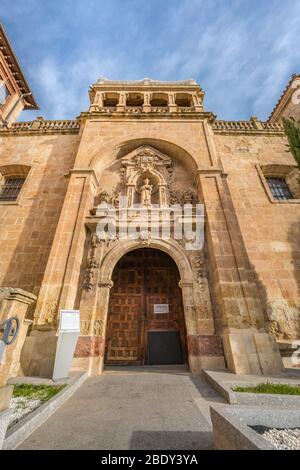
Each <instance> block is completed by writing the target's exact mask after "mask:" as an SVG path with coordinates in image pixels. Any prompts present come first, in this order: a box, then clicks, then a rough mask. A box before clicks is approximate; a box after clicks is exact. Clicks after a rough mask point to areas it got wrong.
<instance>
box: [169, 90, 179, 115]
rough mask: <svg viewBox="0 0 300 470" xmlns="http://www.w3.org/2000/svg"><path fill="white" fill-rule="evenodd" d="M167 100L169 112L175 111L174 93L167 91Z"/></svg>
mask: <svg viewBox="0 0 300 470" xmlns="http://www.w3.org/2000/svg"><path fill="white" fill-rule="evenodd" d="M168 101H169V111H170V113H174V112H176V111H177V104H176V103H175V93H168Z"/></svg>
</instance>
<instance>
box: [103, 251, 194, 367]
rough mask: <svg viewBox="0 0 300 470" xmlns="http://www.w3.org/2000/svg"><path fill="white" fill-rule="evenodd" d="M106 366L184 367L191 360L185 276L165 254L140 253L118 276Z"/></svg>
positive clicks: (128, 257)
mask: <svg viewBox="0 0 300 470" xmlns="http://www.w3.org/2000/svg"><path fill="white" fill-rule="evenodd" d="M112 280H113V287H112V289H111V294H110V301H109V309H108V320H107V334H106V347H105V363H106V364H111V365H112V364H115V365H122V364H123V365H129V364H133V365H144V364H151V365H152V364H182V363H184V362H185V361H186V359H187V354H186V332H185V321H184V313H183V302H182V291H181V288H180V287H179V285H178V282H179V280H180V275H179V271H178V268H177V266H176V263H175V262H174V260H173V259H172V258H171V257H170V256H169V255H168V254H167V253H165V252H163V251H160V250H157V249H153V248H139V249H136V250H133V251H130V252H128V253H127V254H125V255H124V256H123V257H122V258H121V259H120V260H119V261H118V263H117V264H116V266H115V268H114V271H113V276H112Z"/></svg>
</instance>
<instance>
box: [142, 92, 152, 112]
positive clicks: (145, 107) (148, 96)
mask: <svg viewBox="0 0 300 470" xmlns="http://www.w3.org/2000/svg"><path fill="white" fill-rule="evenodd" d="M150 101H151V93H149V92H146V93H144V104H143V111H144V113H149V112H150V111H151V104H150Z"/></svg>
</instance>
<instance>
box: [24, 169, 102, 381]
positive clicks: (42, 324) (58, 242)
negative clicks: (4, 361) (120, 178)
mask: <svg viewBox="0 0 300 470" xmlns="http://www.w3.org/2000/svg"><path fill="white" fill-rule="evenodd" d="M97 186H98V183H97V180H96V177H95V174H94V171H93V170H91V169H74V170H71V171H70V181H69V185H68V190H67V194H66V197H65V201H64V205H63V208H62V212H61V215H60V219H59V222H58V226H57V230H56V234H55V237H54V241H53V244H52V248H51V252H50V255H49V259H48V263H47V266H46V270H45V274H44V278H43V282H42V286H41V289H40V294H39V297H38V301H37V307H36V311H35V317H34V331H33V333H32V335H31V340H30V341H31V343H32V344H31V345H30V347H29V345H28V347H29V349H30V351H31V355H32V357H34V355H35V353H36V354H38V355H39V361H38V362H36V367H35V368H34V371H33V370H31V367H29V369H28V371H27V373H28V374H32V373H33V372H34V375H41V374H43V375H45V374H46V375H48V374H49V373H50V371H51V368H52V366H53V364H52V362H53V358H54V356H55V350H56V338H55V334H56V330H57V326H58V314H59V310H60V309H74V307H75V299H76V295H77V286H78V280H79V275H80V268H81V263H82V257H83V252H84V244H85V238H86V232H85V225H84V223H85V217H86V215H87V214H88V211H89V209H90V208H91V207H92V206H93V198H94V196H95V193H96V188H97ZM42 336H43V338H42ZM41 342H42V343H43V344H44V350H43V351H41V349H40V346H41ZM34 344H36V348H37V349H38V351H36V348H35V346H34ZM43 356H45V357H44V359H45V361H43ZM39 367H40V370H39ZM42 369H43V371H44V372H42Z"/></svg>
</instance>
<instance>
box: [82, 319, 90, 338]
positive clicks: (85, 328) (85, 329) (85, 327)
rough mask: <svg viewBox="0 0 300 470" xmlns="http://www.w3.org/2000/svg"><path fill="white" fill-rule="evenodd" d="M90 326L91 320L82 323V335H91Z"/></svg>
mask: <svg viewBox="0 0 300 470" xmlns="http://www.w3.org/2000/svg"><path fill="white" fill-rule="evenodd" d="M90 324H91V320H81V321H80V333H81V334H82V335H88V334H89V333H90Z"/></svg>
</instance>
